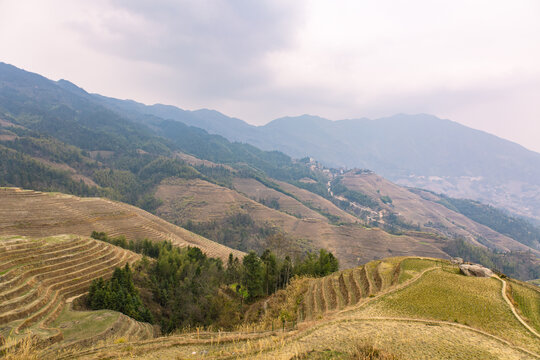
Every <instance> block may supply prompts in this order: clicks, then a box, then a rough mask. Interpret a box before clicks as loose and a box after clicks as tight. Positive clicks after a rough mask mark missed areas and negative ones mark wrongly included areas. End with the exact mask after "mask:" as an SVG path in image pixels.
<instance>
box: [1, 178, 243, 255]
mask: <svg viewBox="0 0 540 360" xmlns="http://www.w3.org/2000/svg"><path fill="white" fill-rule="evenodd" d="M94 230H96V231H104V232H107V233H108V234H109V235H111V236H115V235H125V236H126V238H127V239H128V240H129V239H143V238H148V239H151V240H155V241H161V240H168V241H171V242H172V243H173V244H175V245H177V246H179V247H185V246H197V247H199V248H201V249H202V250H203V251H204V252H206V253H207V254H208V255H209V256H213V257H219V258H221V259H223V260H226V259H227V257H228V255H229V253H231V252H232V253H233V254H235V255H236V256H239V257H241V256H243V253H242V252H240V251H236V250H233V249H230V248H228V247H226V246H223V245H220V244H217V243H215V242H213V241H210V240H208V239H205V238H203V237H201V236H199V235H196V234H193V233H192V232H189V231H187V230H185V229H183V228H181V227H178V226H175V225H173V224H171V223H168V222H167V221H165V220H163V219H161V218H159V217H157V216H154V215H152V214H150V213H148V212H146V211H144V210H141V209H139V208H137V207H134V206H131V205H127V204H123V203H120V202H116V201H111V200H107V199H102V198H80V197H76V196H71V195H63V194H57V193H43V192H38V191H31V190H21V189H17V188H0V235H11V234H17V235H24V236H31V237H43V236H52V235H58V234H77V235H81V236H89V235H90V234H91V233H92V231H94Z"/></svg>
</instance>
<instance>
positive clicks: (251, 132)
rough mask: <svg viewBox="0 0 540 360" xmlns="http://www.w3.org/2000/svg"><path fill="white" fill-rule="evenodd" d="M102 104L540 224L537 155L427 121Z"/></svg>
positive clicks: (427, 117) (479, 133)
mask: <svg viewBox="0 0 540 360" xmlns="http://www.w3.org/2000/svg"><path fill="white" fill-rule="evenodd" d="M94 96H96V97H97V95H94ZM100 98H101V99H102V100H103V101H104V103H105V105H106V106H109V108H111V109H113V110H116V111H121V112H124V113H125V112H126V111H130V112H132V114H136V116H138V117H139V119H140V120H141V121H150V119H151V118H152V117H153V116H156V117H161V118H167V119H172V120H175V121H180V122H183V123H185V124H187V125H191V126H196V127H200V128H202V129H205V130H206V131H208V132H209V133H212V134H218V135H221V136H223V137H225V138H227V139H228V140H230V141H239V142H246V143H249V144H251V145H254V146H256V147H259V148H261V149H263V150H279V151H282V152H284V153H286V154H287V155H290V156H292V157H295V158H303V157H305V156H310V157H313V158H315V159H316V160H318V161H320V162H321V163H323V164H325V165H327V166H331V167H345V168H355V167H356V168H368V169H371V170H374V171H375V172H377V173H379V174H381V175H383V176H385V177H386V178H388V179H390V180H392V181H394V182H397V183H399V184H401V185H406V186H411V187H422V188H426V189H429V190H432V191H436V192H440V193H445V194H447V195H450V196H454V197H464V198H472V199H476V200H480V201H483V202H488V203H490V204H493V205H495V206H499V207H503V208H506V209H508V210H510V211H512V212H514V213H517V214H519V215H523V216H526V217H531V218H536V219H537V220H538V219H540V154H539V153H536V152H533V151H530V150H527V149H526V148H524V147H523V146H521V145H519V144H516V143H513V142H511V141H508V140H504V139H502V138H499V137H497V136H494V135H491V134H488V133H485V132H483V131H480V130H475V129H471V128H468V127H466V126H464V125H461V124H459V123H456V122H453V121H450V120H444V119H439V118H437V117H435V116H433V115H427V114H418V115H406V114H398V115H395V116H391V117H386V118H381V119H377V120H370V119H366V118H362V119H349V120H338V121H331V120H328V119H324V118H321V117H317V116H311V115H302V116H296V117H284V118H279V119H276V120H273V121H271V122H270V123H268V124H266V125H264V126H253V125H250V124H248V123H246V122H244V121H242V120H239V119H236V118H231V117H228V116H226V115H224V114H221V113H219V112H217V111H214V110H207V109H202V110H196V111H186V110H182V109H179V108H176V107H174V106H167V105H159V104H158V105H152V106H144V105H143V104H140V103H135V102H132V101H124V100H117V99H111V98H102V97H100ZM134 116H135V115H134ZM141 116H146V120H145V119H142V118H141Z"/></svg>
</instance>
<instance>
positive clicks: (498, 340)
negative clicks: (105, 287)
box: [46, 258, 540, 359]
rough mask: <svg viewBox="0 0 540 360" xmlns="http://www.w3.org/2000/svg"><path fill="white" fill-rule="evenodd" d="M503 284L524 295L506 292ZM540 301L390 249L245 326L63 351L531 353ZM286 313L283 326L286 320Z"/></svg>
mask: <svg viewBox="0 0 540 360" xmlns="http://www.w3.org/2000/svg"><path fill="white" fill-rule="evenodd" d="M508 286H512V287H514V288H515V289H517V290H512V293H513V294H516V295H517V294H518V293H519V296H521V297H522V298H521V299H520V300H516V301H514V302H512V301H510V300H509V299H510V298H509V297H508V295H507V294H508V291H506V292H503V288H504V287H506V288H507V289H508ZM524 289H525V290H526V291H524ZM539 300H540V292H539V291H538V290H537V289H535V288H534V287H530V286H527V285H525V284H524V283H521V282H517V281H515V280H510V279H501V278H497V277H492V278H471V277H466V276H464V275H461V274H459V271H458V269H457V267H456V266H454V265H452V264H450V262H448V261H445V260H437V259H427V258H389V259H383V260H379V261H374V262H370V263H368V264H365V265H363V266H362V267H360V268H355V269H351V270H346V271H342V272H337V273H335V274H332V275H330V276H327V277H324V278H320V279H312V278H309V277H308V278H298V279H297V280H295V281H294V282H293V283H292V284H291V285H290V286H289V287H288V288H286V289H285V290H282V291H279V292H277V293H276V294H275V295H273V296H272V297H270V298H269V299H267V300H265V301H264V302H261V303H260V305H257V306H258V308H257V307H255V308H254V309H253V312H252V319H257V320H260V321H262V322H261V323H259V325H257V327H251V328H250V329H251V330H248V329H247V328H246V329H245V330H244V331H236V332H191V333H186V334H178V335H172V336H168V337H162V338H156V339H154V340H150V341H143V342H130V343H128V344H116V345H115V344H111V345H104V346H101V347H100V346H98V347H97V348H94V349H89V350H85V349H81V350H75V351H74V352H70V353H68V354H66V355H65V358H67V357H70V358H85V359H98V358H101V357H108V358H122V357H124V356H126V355H127V354H129V356H131V357H134V358H141V359H143V358H144V359H158V358H198V357H201V356H204V357H205V358H224V357H227V358H229V357H233V358H245V359H248V358H249V359H252V358H257V359H292V358H295V359H322V358H340V359H357V358H358V356H360V355H361V354H369V353H371V354H375V353H378V354H380V355H381V356H382V355H384V356H386V357H382V358H385V359H413V358H414V359H418V358H430V359H431V358H446V359H463V358H467V359H536V358H538V357H540V337H539V336H540V335H539V334H535V333H534V332H532V331H531V330H529V328H528V327H527V326H525V325H524V324H530V325H528V326H533V327H534V326H537V321H536V319H535V318H532V317H531V316H530V309H531V308H532V307H534V305H535V304H537V303H538V301H539ZM521 314H523V315H521ZM524 314H529V317H525V315H524ZM292 320H294V321H293V327H290V326H289V325H287V326H286V330H285V331H283V329H282V328H281V324H282V321H285V322H286V323H287V324H290V322H291V321H292ZM521 321H523V322H524V323H522V322H521ZM272 328H274V329H272ZM276 328H278V329H279V330H277V329H276ZM265 329H266V330H265ZM246 330H247V331H246ZM46 355H47V353H46ZM51 355H52V354H51V353H48V356H51ZM61 358H62V357H61ZM360 358H362V357H360ZM367 358H369V357H367ZM375 358H377V357H375Z"/></svg>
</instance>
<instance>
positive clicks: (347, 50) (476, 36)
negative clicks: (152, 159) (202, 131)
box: [0, 0, 540, 151]
mask: <svg viewBox="0 0 540 360" xmlns="http://www.w3.org/2000/svg"><path fill="white" fill-rule="evenodd" d="M0 61H3V62H7V63H11V64H13V65H15V66H18V67H21V68H24V69H25V70H28V71H32V72H37V73H40V74H42V75H44V76H46V77H49V78H51V79H53V80H58V79H61V78H64V79H68V80H70V81H72V82H74V83H76V84H77V85H79V86H81V87H83V88H85V89H86V90H87V91H89V92H96V93H100V94H102V95H107V96H113V97H118V98H122V99H126V98H129V99H134V100H137V101H140V102H144V103H147V104H153V103H165V104H172V105H176V106H179V107H181V108H184V109H198V108H212V109H216V110H219V111H221V112H223V113H225V114H227V115H229V116H234V117H238V118H241V119H243V120H245V121H247V122H249V123H252V124H257V125H259V124H264V123H267V122H268V121H270V120H272V119H274V118H277V117H281V116H286V115H300V114H304V113H309V114H314V115H319V116H323V117H326V118H329V119H332V120H337V119H344V118H361V117H370V118H377V117H383V116H389V115H393V114H395V113H413V114H414V113H430V114H434V115H437V116H439V117H442V118H448V119H451V120H454V121H457V122H460V123H462V124H464V125H467V126H471V127H473V128H477V129H481V130H485V131H487V132H490V133H493V134H495V135H498V136H501V137H504V138H507V139H510V140H513V141H516V142H519V143H520V144H522V145H524V146H525V147H527V148H529V149H532V150H535V151H540V1H538V0H512V1H509V0H501V1H499V0H484V1H481V0H444V1H439V0H403V1H401V0H393V1H389V0H373V1H361V0H350V1H339V0H334V1H322V0H321V1H301V0H294V1H290V0H289V1H276V0H272V1H261V0H259V1H253V0H245V1H219V0H215V1H210V0H208V1H206V0H193V1H178V0H153V1H141V0H124V1H122V0H116V1H115V0H91V1H88V0H86V1H84V0H64V1H61V0H47V1H44V0H28V1H26V0H0Z"/></svg>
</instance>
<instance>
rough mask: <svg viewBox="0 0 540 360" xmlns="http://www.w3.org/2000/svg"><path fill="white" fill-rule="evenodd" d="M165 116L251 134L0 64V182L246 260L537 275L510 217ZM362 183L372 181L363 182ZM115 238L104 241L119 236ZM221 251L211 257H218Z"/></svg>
mask: <svg viewBox="0 0 540 360" xmlns="http://www.w3.org/2000/svg"><path fill="white" fill-rule="evenodd" d="M173 115H174V116H184V118H186V119H187V118H190V119H191V120H190V121H201V120H200V118H201V117H203V118H205V119H206V124H207V125H208V124H214V123H216V121H225V122H224V123H223V124H228V125H227V126H224V127H230V129H233V130H234V129H237V130H238V129H241V128H246V126H247V127H248V128H253V127H250V126H249V125H246V124H245V123H243V122H242V121H240V120H238V119H227V118H226V117H224V116H223V115H220V114H219V113H217V112H211V111H196V112H186V111H182V110H179V109H175V108H173V107H168V106H161V105H156V106H151V107H147V106H145V105H142V104H138V103H135V102H132V101H124V100H116V99H111V98H105V97H103V96H99V95H94V94H89V93H88V92H86V91H85V90H83V89H81V88H80V87H78V86H76V85H75V84H72V83H70V82H69V81H67V80H60V81H57V82H56V81H51V80H49V79H46V78H44V77H42V76H39V75H37V74H32V73H29V72H26V71H23V70H21V69H17V68H16V67H14V66H11V65H7V64H0V119H1V121H0V155H1V156H0V186H11V187H20V188H25V189H32V190H41V191H60V192H64V193H68V194H72V195H76V196H80V197H88V196H92V197H101V198H108V199H110V200H114V201H119V202H123V203H127V204H130V205H134V206H135V207H138V208H142V209H144V210H146V211H149V212H150V213H153V214H154V215H158V216H161V217H162V218H164V219H165V220H167V221H169V222H170V223H174V224H176V225H178V226H184V227H186V228H188V230H191V231H194V232H196V233H198V234H200V235H202V236H204V237H206V238H208V239H210V240H213V241H216V242H219V243H221V244H223V245H226V246H228V247H230V248H234V249H237V250H241V251H246V252H247V251H249V250H256V251H259V252H262V251H263V250H265V249H266V248H271V249H272V250H274V251H277V250H280V251H284V252H288V253H289V254H291V255H294V256H299V257H301V256H304V255H305V254H306V253H307V252H310V251H317V250H318V249H320V248H325V249H328V250H330V251H332V252H333V253H334V254H335V255H336V256H337V258H338V259H339V260H340V261H341V265H342V267H351V266H356V265H358V264H359V263H360V262H366V261H369V260H372V259H376V258H381V257H387V256H396V255H403V256H406V255H421V256H437V257H449V256H456V255H457V254H459V255H462V256H465V255H463V254H466V255H467V256H469V255H470V256H471V258H474V259H476V261H483V262H485V263H489V264H492V266H494V267H497V268H499V269H502V270H504V271H507V272H509V273H510V274H512V275H514V276H516V277H520V278H522V279H533V278H538V274H537V273H538V266H537V259H536V254H537V253H538V248H539V246H538V236H537V232H536V231H535V230H534V228H533V227H531V229H532V232H530V234H524V233H523V232H519V231H516V225H515V224H519V223H518V222H515V221H514V220H513V219H512V218H511V217H505V216H502V215H501V216H499V215H497V216H498V218H499V219H501V221H502V222H501V223H493V222H489V221H486V218H489V217H490V216H486V214H491V211H492V210H491V209H489V208H483V207H470V206H465V208H463V211H460V210H459V209H458V208H459V206H457V205H459V204H453V205H452V206H449V205H448V201H446V202H445V201H443V200H445V199H442V198H440V197H437V196H436V195H433V197H432V198H430V197H429V196H428V195H426V194H427V193H426V194H423V195H419V194H415V193H413V192H411V191H410V190H409V189H406V188H404V187H400V186H396V185H395V184H392V183H390V182H388V181H386V180H384V179H383V178H379V177H377V176H376V175H373V176H368V175H366V176H365V177H364V176H362V174H365V172H362V171H360V172H358V171H356V170H354V171H353V172H352V173H349V172H347V173H343V172H342V171H339V170H336V169H327V168H323V167H321V166H320V164H318V163H316V162H314V161H311V160H310V159H301V160H294V159H292V158H291V157H289V156H288V155H286V154H284V153H282V152H279V151H264V150H261V149H259V148H257V147H255V146H253V145H249V144H246V143H241V142H231V141H229V140H227V139H225V138H224V137H222V136H220V135H213V134H209V133H208V132H206V131H205V130H203V129H201V128H197V127H193V126H189V125H186V124H184V123H183V122H181V121H178V120H176V119H168V118H164V117H169V116H173ZM197 118H199V120H197ZM186 121H187V120H186ZM309 124H314V125H313V126H311V127H312V128H313V129H314V130H313V131H312V132H306V131H304V133H306V134H311V135H310V136H311V137H309V142H310V143H312V144H316V143H317V142H321V144H322V145H321V146H323V145H324V143H323V142H322V137H317V136H315V135H313V134H317V133H321V132H324V131H326V130H328V129H329V128H330V127H331V126H333V124H334V123H332V122H330V121H328V120H325V119H322V118H313V117H303V118H302V119H296V120H295V119H281V120H279V121H276V122H273V123H271V124H269V125H267V128H269V129H274V130H273V131H274V132H275V133H276V134H278V135H276V136H278V137H281V134H279V132H278V131H277V130H276V129H279V128H280V127H289V128H290V130H291V131H293V130H294V131H295V132H297V133H298V132H302V131H301V129H303V128H305V127H306V126H309ZM325 129H326V130H325ZM255 130H257V129H255ZM257 131H259V130H257ZM238 132H239V133H241V131H240V130H238ZM330 133H331V132H329V134H330ZM283 137H284V135H283ZM306 137H307V135H306ZM327 137H328V138H329V139H332V137H331V136H327ZM329 141H330V140H329ZM334 141H335V142H336V144H338V140H337V138H334ZM336 147H337V148H341V147H340V146H338V145H336ZM328 151H330V150H328ZM373 156H374V157H375V156H378V155H377V153H376V152H374V155H373ZM416 157H417V156H416ZM410 161H411V162H418V163H421V161H422V159H412V160H410ZM357 172H358V174H360V175H358V176H356V175H355V174H356V173H357ZM372 177H373V178H374V179H375V180H376V182H378V183H380V185H381V186H379V187H377V186H371V185H370V183H369V181H367V180H366V179H369V178H372ZM350 179H353V180H354V181H352V182H351V181H349V180H350ZM401 200H403V201H401ZM442 203H444V204H446V205H443V204H442ZM447 205H448V206H447ZM465 205H466V204H465ZM134 209H135V208H134ZM465 210H467V211H468V212H467V211H465ZM21 211H22V210H21ZM467 214H468V215H467ZM469 216H470V217H469ZM473 217H474V219H476V220H478V221H476V220H474V219H472V218H473ZM166 224H168V225H167V226H169V225H170V224H169V223H166ZM21 226H23V227H24V224H23V225H21ZM171 226H172V225H171ZM517 227H518V228H519V226H517ZM90 228H91V224H89V225H88V226H87V227H86V228H85V229H86V230H85V231H87V232H88V231H91V230H94V229H90ZM97 230H99V229H97ZM105 230H106V229H105ZM105 230H104V231H105ZM119 231H120V230H119ZM119 231H116V232H113V234H120V233H122V232H126V231H127V230H121V231H120V232H119ZM178 231H181V229H180V230H178ZM24 234H25V233H20V235H24ZM152 234H154V235H155V233H153V232H149V233H147V232H144V231H143V232H141V233H140V234H139V235H138V236H148V237H150V236H151V235H152ZM126 235H129V234H126ZM156 236H157V235H156ZM159 238H161V237H159ZM461 239H465V241H466V243H467V245H465V244H462V243H459V240H461ZM456 241H458V242H456ZM470 246H472V247H470ZM207 251H208V252H209V253H210V250H207ZM227 251H228V250H225V251H223V252H221V253H220V254H219V255H217V254H214V256H219V257H221V258H222V259H224V258H225V257H226V255H227V254H226V252H227ZM497 252H504V255H503V254H497ZM527 254H528V255H527ZM284 255H285V254H284ZM473 255H474V257H473ZM467 256H465V257H467ZM504 256H506V257H507V258H508V259H510V260H508V259H506V258H505V260H507V261H506V262H503V261H502V259H503V257H504ZM518 258H519V259H521V262H518V261H517V259H518Z"/></svg>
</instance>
